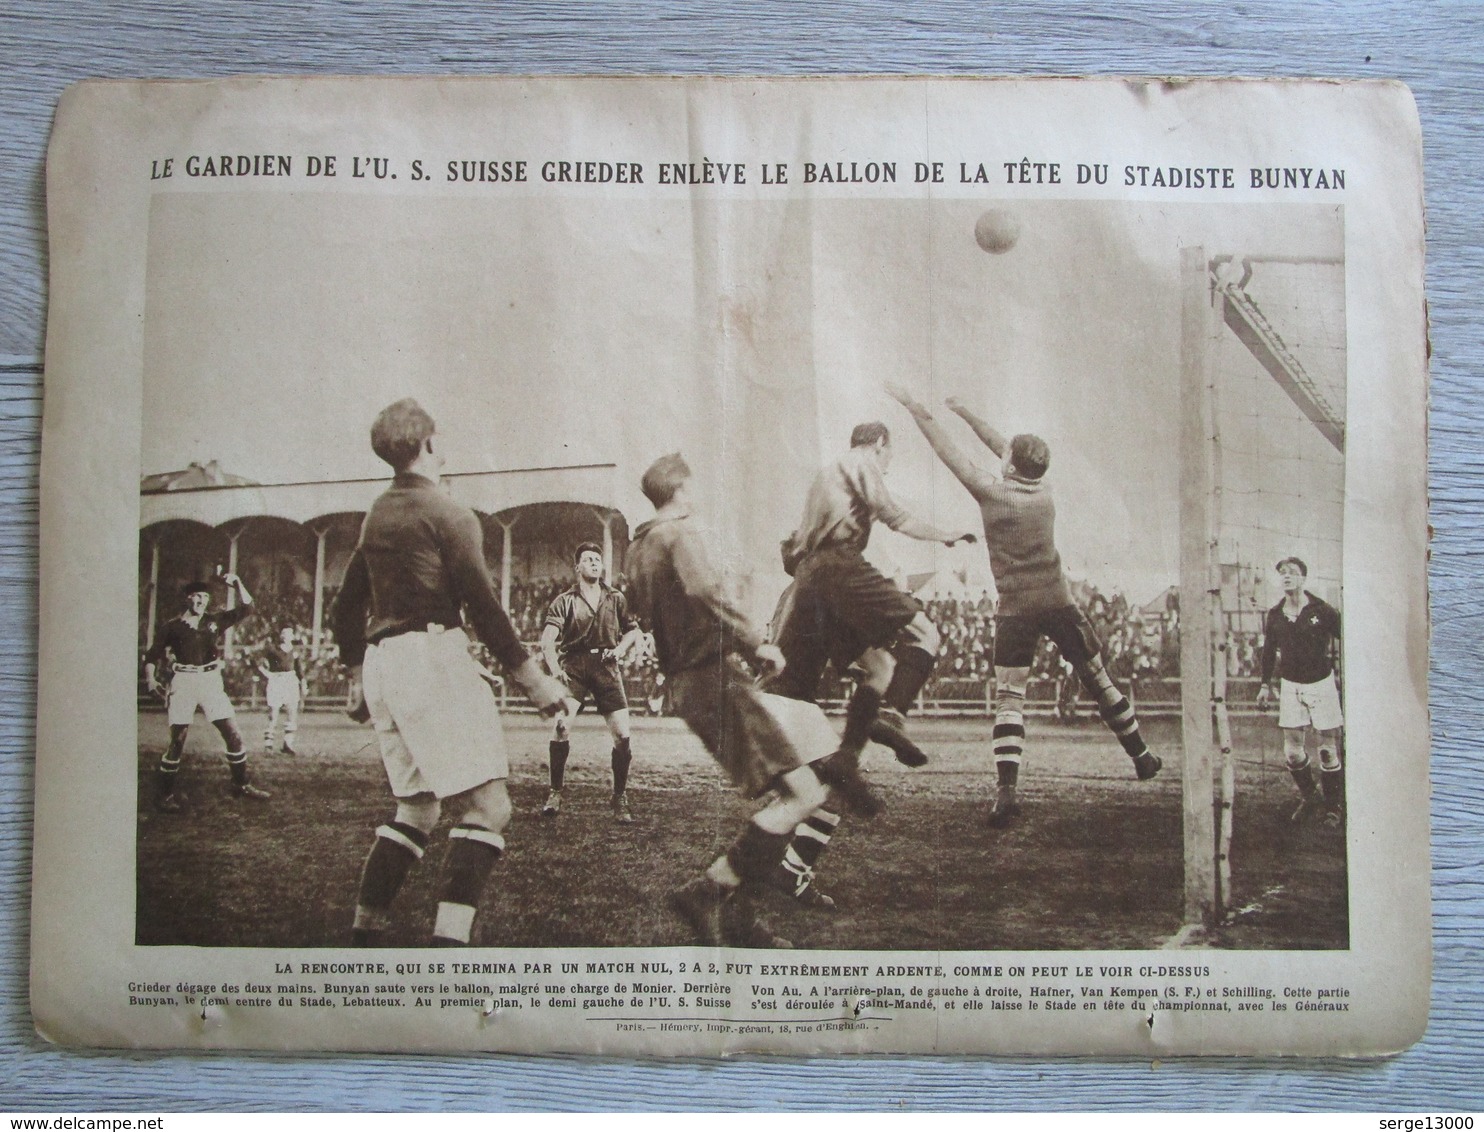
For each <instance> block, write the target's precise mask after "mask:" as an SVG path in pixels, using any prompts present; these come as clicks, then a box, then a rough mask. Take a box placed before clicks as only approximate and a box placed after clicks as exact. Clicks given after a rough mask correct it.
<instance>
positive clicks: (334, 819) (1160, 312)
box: [32, 78, 1430, 1057]
mask: <svg viewBox="0 0 1484 1132" xmlns="http://www.w3.org/2000/svg"><path fill="white" fill-rule="evenodd" d="M47 188H48V202H49V220H50V225H51V271H52V284H51V317H50V322H49V330H48V341H47V373H46V402H45V423H44V439H43V452H42V470H41V477H42V484H41V488H42V531H41V559H42V578H41V614H40V617H41V621H40V633H41V640H40V666H41V678H40V679H41V687H40V706H39V719H38V730H37V738H38V750H37V766H36V783H37V798H36V842H35V888H34V891H35V897H34V905H33V926H32V1007H33V1011H34V1015H35V1019H36V1024H37V1027H38V1029H39V1030H40V1032H41V1033H42V1034H44V1035H45V1036H46V1037H48V1038H49V1039H52V1040H54V1041H57V1042H63V1043H69V1044H80V1045H111V1046H153V1047H170V1046H188V1047H266V1048H281V1049H304V1050H311V1049H381V1050H387V1049H440V1050H463V1049H467V1050H513V1051H531V1052H540V1051H587V1052H600V1053H612V1054H646V1055H648V1054H668V1055H714V1054H724V1053H736V1052H745V1051H773V1052H782V1053H800V1054H802V1053H811V1052H831V1053H840V1052H882V1051H912V1052H938V1053H1100V1054H1110V1053H1121V1054H1135V1055H1141V1056H1148V1057H1157V1056H1163V1055H1168V1054H1175V1053H1230V1052H1238V1053H1240V1052H1263V1053H1274V1052H1278V1053H1292V1054H1309V1055H1320V1054H1326V1055H1327V1054H1345V1055H1376V1054H1382V1053H1386V1052H1389V1051H1395V1050H1398V1049H1400V1048H1403V1047H1405V1046H1406V1045H1408V1044H1409V1043H1411V1042H1412V1041H1414V1040H1415V1039H1416V1038H1417V1037H1418V1036H1419V1035H1420V1033H1421V1032H1422V1029H1423V1027H1424V1026H1425V1024H1426V1010H1427V1000H1428V989H1429V956H1430V938H1429V903H1428V817H1427V814H1428V807H1427V799H1428V764H1427V757H1428V725H1427V724H1428V719H1427V684H1426V679H1427V636H1428V624H1427V602H1426V581H1425V573H1424V563H1425V555H1426V530H1427V527H1426V493H1425V480H1424V466H1425V423H1426V422H1425V415H1426V398H1427V377H1426V357H1427V346H1426V324H1425V308H1424V303H1423V293H1422V277H1423V276H1422V254H1423V218H1422V185H1421V158H1420V138H1419V132H1418V124H1417V119H1416V114H1415V110H1414V107H1413V104H1412V100H1411V97H1410V95H1409V93H1408V92H1407V91H1406V89H1405V88H1403V87H1401V86H1399V85H1395V84H1386V83H1334V82H1319V81H1313V82H1296V81H1276V82H1260V81H1177V80H1157V79H1122V80H1118V79H1102V80H1073V79H1058V80H1034V81H1033V80H978V79H958V80H952V79H912V78H860V79H771V80H748V79H704V78H690V79H678V78H676V79H628V80H623V79H557V78H503V79H501V78H492V79H447V80H425V79H365V78H357V79H288V78H284V79H244V80H239V81H223V82H199V83H195V82H159V83H148V82H139V83H116V82H110V83H87V84H83V85H81V86H78V87H76V88H73V89H72V90H71V91H69V92H68V94H67V95H66V97H65V98H64V100H63V102H62V105H61V106H60V108H59V110H58V114H57V121H56V129H55V135H54V138H53V141H52V147H51V152H50V159H49V164H48V170H47Z"/></svg>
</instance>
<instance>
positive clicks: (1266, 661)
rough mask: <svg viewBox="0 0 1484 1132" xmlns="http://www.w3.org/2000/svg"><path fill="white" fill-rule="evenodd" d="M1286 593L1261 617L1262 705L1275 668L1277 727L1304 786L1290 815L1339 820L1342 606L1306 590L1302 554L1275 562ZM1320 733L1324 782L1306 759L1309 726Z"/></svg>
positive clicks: (1270, 688)
mask: <svg viewBox="0 0 1484 1132" xmlns="http://www.w3.org/2000/svg"><path fill="white" fill-rule="evenodd" d="M1277 570H1278V578H1279V581H1280V583H1281V585H1282V587H1283V600H1282V601H1280V602H1279V603H1278V604H1277V605H1275V606H1273V608H1272V609H1270V610H1268V615H1267V618H1266V620H1265V621H1264V622H1263V639H1262V686H1261V687H1260V688H1259V689H1258V690H1257V706H1258V707H1259V708H1262V709H1266V708H1267V706H1268V705H1269V704H1270V703H1271V702H1272V699H1273V676H1274V674H1275V673H1276V674H1277V676H1278V678H1279V681H1280V683H1279V689H1278V727H1279V728H1280V729H1281V730H1282V732H1283V758H1284V761H1285V762H1286V763H1287V764H1288V771H1289V773H1290V774H1292V775H1293V781H1294V783H1295V784H1296V785H1297V786H1298V789H1299V805H1298V809H1296V810H1294V812H1293V820H1294V821H1296V822H1299V821H1303V820H1305V819H1306V818H1308V817H1309V816H1310V815H1311V814H1314V813H1316V812H1322V813H1323V817H1324V823H1325V824H1326V825H1329V826H1338V825H1339V824H1340V823H1341V822H1342V821H1343V817H1342V810H1343V807H1344V799H1345V777H1344V776H1345V767H1344V761H1343V759H1342V757H1341V753H1340V732H1341V729H1342V728H1343V727H1344V725H1345V716H1344V713H1343V712H1342V710H1341V708H1340V690H1339V686H1338V685H1337V684H1336V682H1335V661H1334V658H1335V652H1336V650H1337V648H1338V645H1339V641H1340V614H1339V612H1338V611H1337V610H1336V609H1335V607H1334V606H1332V605H1330V604H1329V603H1328V602H1325V601H1322V600H1320V599H1319V598H1317V597H1315V596H1314V595H1313V594H1311V593H1309V592H1308V591H1307V590H1306V589H1305V588H1304V585H1305V583H1306V581H1307V580H1308V576H1309V568H1308V566H1306V565H1305V564H1304V563H1303V562H1302V561H1301V560H1300V559H1298V558H1285V559H1283V561H1281V562H1279V563H1278V566H1277ZM1311 726H1312V727H1313V728H1314V730H1315V731H1317V732H1318V733H1319V783H1318V785H1316V784H1315V782H1314V771H1313V767H1312V765H1311V764H1310V762H1309V751H1308V744H1307V737H1308V730H1309V728H1310V727H1311Z"/></svg>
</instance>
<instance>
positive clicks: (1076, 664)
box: [886, 385, 1163, 827]
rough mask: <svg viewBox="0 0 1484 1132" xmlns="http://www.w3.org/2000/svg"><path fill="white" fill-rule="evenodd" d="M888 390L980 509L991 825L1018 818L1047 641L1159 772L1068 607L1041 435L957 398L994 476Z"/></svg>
mask: <svg viewBox="0 0 1484 1132" xmlns="http://www.w3.org/2000/svg"><path fill="white" fill-rule="evenodd" d="M886 391H887V392H888V393H889V394H891V396H892V397H894V398H895V399H896V400H897V401H898V402H900V403H901V405H902V406H903V407H904V408H905V409H906V410H907V411H908V412H909V413H911V414H912V419H913V420H914V421H916V422H917V427H918V429H920V430H921V432H922V434H923V436H925V437H926V438H927V441H928V443H929V444H931V445H932V447H933V451H934V452H936V453H937V455H938V458H939V459H940V460H942V461H943V463H944V464H946V465H947V466H948V470H949V471H951V472H952V473H953V474H954V476H956V477H957V478H958V481H959V483H961V484H963V485H964V487H965V488H967V489H968V492H969V494H970V495H972V496H973V497H974V501H975V502H976V503H978V504H979V511H980V514H981V515H982V516H983V518H984V541H985V545H986V547H987V549H988V550H989V567H990V571H991V573H993V574H994V580H995V586H996V588H997V589H998V590H999V592H1000V605H999V609H998V610H997V611H996V613H995V658H994V663H995V670H994V671H995V708H994V756H995V768H996V771H997V772H998V776H999V789H998V791H997V793H996V795H995V802H994V808H993V809H992V810H991V811H990V816H989V823H990V825H992V826H997V827H999V826H1005V825H1008V824H1009V822H1010V820H1011V819H1012V818H1014V816H1015V815H1016V814H1017V813H1018V812H1019V809H1020V806H1019V803H1018V802H1017V800H1016V796H1015V791H1016V786H1017V784H1018V782H1019V777H1020V763H1021V759H1022V758H1023V757H1024V753H1025V689H1026V684H1027V683H1028V682H1029V680H1030V668H1031V661H1032V660H1033V659H1034V657H1035V654H1036V645H1037V644H1039V643H1040V640H1041V638H1042V637H1043V636H1044V637H1049V638H1050V639H1051V641H1052V642H1053V643H1054V644H1055V645H1056V647H1057V648H1058V649H1059V650H1060V651H1061V655H1062V656H1063V657H1064V658H1065V659H1066V660H1067V661H1069V662H1070V663H1071V665H1072V667H1073V668H1074V669H1075V670H1076V672H1077V676H1078V678H1079V679H1081V681H1082V684H1083V686H1084V687H1085V688H1086V689H1087V691H1088V693H1089V695H1091V696H1092V698H1093V699H1094V700H1095V701H1096V702H1097V705H1098V713H1099V714H1100V715H1101V716H1102V718H1103V722H1104V723H1106V724H1107V725H1108V727H1109V729H1110V730H1111V731H1112V732H1113V734H1114V735H1116V736H1117V737H1118V742H1119V743H1120V744H1121V745H1122V747H1123V749H1124V751H1126V752H1127V753H1128V756H1129V758H1130V759H1132V760H1133V764H1134V773H1135V774H1136V775H1137V776H1138V777H1139V778H1140V779H1149V778H1153V777H1154V776H1155V775H1156V774H1158V773H1159V770H1160V767H1161V766H1162V765H1163V764H1162V763H1161V761H1160V759H1159V757H1158V756H1157V755H1155V754H1153V753H1152V752H1151V751H1150V750H1149V748H1148V747H1147V746H1146V745H1145V743H1144V738H1143V736H1142V735H1141V734H1140V733H1139V721H1138V718H1137V716H1136V715H1135V714H1134V707H1133V704H1131V703H1130V702H1129V699H1128V697H1127V696H1125V695H1124V694H1123V692H1122V691H1120V690H1119V689H1118V687H1117V685H1115V684H1114V683H1113V680H1112V678H1111V677H1110V676H1109V675H1108V670H1107V668H1106V667H1105V666H1104V664H1103V656H1102V651H1103V646H1102V642H1101V641H1099V640H1098V637H1097V633H1096V632H1095V631H1094V630H1093V627H1092V625H1091V624H1090V623H1089V622H1088V620H1087V618H1086V616H1085V615H1084V614H1083V613H1082V611H1081V610H1080V609H1078V608H1077V606H1076V604H1075V603H1074V602H1073V601H1072V592H1071V590H1070V589H1069V588H1068V586H1067V579H1066V575H1065V573H1064V572H1063V571H1062V564H1061V555H1060V554H1059V553H1058V552H1057V549H1056V539H1055V532H1054V529H1055V524H1056V506H1055V504H1054V503H1053V501H1052V498H1051V492H1050V490H1049V489H1048V488H1047V486H1046V484H1045V482H1044V477H1045V475H1046V469H1047V468H1048V467H1049V466H1050V463H1051V451H1050V449H1049V448H1048V447H1047V446H1046V442H1045V441H1044V440H1042V439H1041V438H1040V437H1038V436H1032V435H1030V434H1029V433H1022V434H1020V435H1019V436H1016V437H1013V438H1012V439H1010V440H1008V441H1007V440H1006V439H1005V438H1004V437H1003V436H1002V435H1001V434H1000V433H998V432H996V431H995V430H994V429H993V428H991V427H990V426H989V425H988V424H987V423H986V422H984V421H983V420H981V419H980V418H979V417H977V416H976V415H975V414H974V413H972V412H970V411H969V409H967V408H966V407H965V406H964V405H963V404H962V403H961V402H960V401H959V400H958V399H957V398H950V399H949V400H948V401H947V405H948V408H950V409H951V410H952V411H953V412H955V413H957V414H958V415H959V416H960V417H962V418H963V420H964V421H965V423H967V424H968V426H969V427H970V428H971V429H973V430H974V434H975V435H976V436H977V437H978V438H979V439H980V440H981V441H982V442H983V443H984V444H985V446H986V447H988V448H989V450H990V451H991V452H993V453H994V454H995V455H996V456H997V457H999V458H1000V460H1001V461H1002V465H1001V468H1002V474H1000V475H995V474H993V473H992V472H990V471H987V470H985V469H984V468H981V467H980V466H979V465H978V464H976V463H975V462H974V461H973V460H972V459H970V458H969V457H968V456H967V455H966V454H965V453H964V452H963V450H962V449H960V448H959V446H958V445H957V444H956V443H955V442H954V440H953V438H952V437H951V436H949V434H948V430H947V429H946V428H945V427H944V426H943V424H942V422H941V421H939V420H938V419H937V418H936V417H934V416H933V414H932V412H931V411H929V410H928V408H927V407H926V406H924V405H923V404H921V403H920V402H918V401H917V400H916V399H915V398H914V397H913V396H912V395H911V394H910V393H908V392H907V391H906V390H905V389H902V388H900V387H899V386H895V385H888V386H887V387H886Z"/></svg>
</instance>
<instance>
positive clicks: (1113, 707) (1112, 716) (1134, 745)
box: [1080, 657, 1149, 759]
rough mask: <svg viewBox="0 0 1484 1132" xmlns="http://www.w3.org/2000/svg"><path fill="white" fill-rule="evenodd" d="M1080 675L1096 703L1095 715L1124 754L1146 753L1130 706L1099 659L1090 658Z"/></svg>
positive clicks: (1137, 755)
mask: <svg viewBox="0 0 1484 1132" xmlns="http://www.w3.org/2000/svg"><path fill="white" fill-rule="evenodd" d="M1080 675H1081V677H1082V683H1083V684H1084V685H1085V686H1086V688H1087V690H1088V692H1090V693H1091V694H1092V697H1093V699H1095V700H1096V701H1097V704H1098V714H1099V715H1101V716H1102V717H1103V722H1104V723H1106V724H1107V725H1108V730H1110V731H1112V732H1113V734H1114V735H1115V736H1116V737H1117V739H1118V742H1119V744H1120V745H1121V746H1122V747H1123V749H1124V750H1125V751H1126V752H1128V756H1129V758H1132V759H1136V758H1138V757H1139V756H1140V755H1142V754H1144V753H1145V752H1146V751H1148V750H1149V748H1148V747H1146V746H1145V745H1144V737H1143V736H1142V735H1141V734H1139V719H1138V716H1136V715H1135V714H1134V705H1133V704H1131V703H1129V699H1128V697H1127V696H1125V695H1124V694H1123V693H1122V692H1120V691H1119V690H1118V686H1117V685H1116V684H1114V683H1113V678H1112V677H1111V676H1109V675H1108V670H1107V669H1106V668H1104V667H1103V662H1102V660H1101V658H1099V657H1093V658H1092V660H1091V661H1089V662H1088V663H1087V664H1086V665H1085V666H1084V668H1083V671H1082V672H1081V673H1080Z"/></svg>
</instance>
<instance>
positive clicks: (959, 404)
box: [943, 394, 968, 413]
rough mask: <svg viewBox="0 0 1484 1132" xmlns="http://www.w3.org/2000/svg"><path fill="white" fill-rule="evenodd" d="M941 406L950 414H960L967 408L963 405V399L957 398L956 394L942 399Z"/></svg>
mask: <svg viewBox="0 0 1484 1132" xmlns="http://www.w3.org/2000/svg"><path fill="white" fill-rule="evenodd" d="M943 404H944V405H946V406H947V407H948V409H949V410H950V411H951V412H955V413H962V412H964V411H965V410H966V409H967V408H968V406H967V405H965V404H964V399H963V398H962V397H960V396H958V394H954V395H953V396H952V397H945V398H944V399H943Z"/></svg>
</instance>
